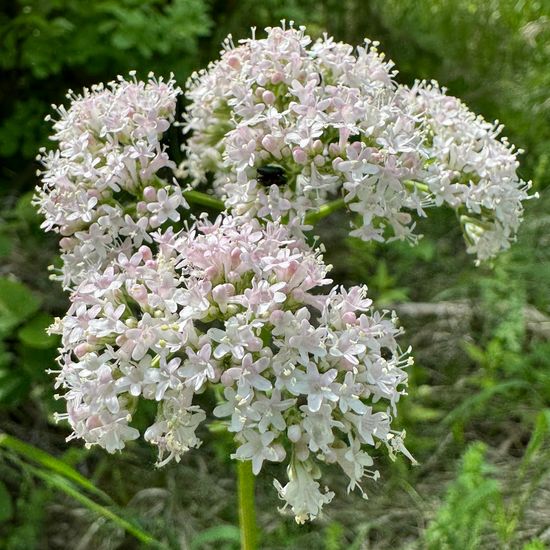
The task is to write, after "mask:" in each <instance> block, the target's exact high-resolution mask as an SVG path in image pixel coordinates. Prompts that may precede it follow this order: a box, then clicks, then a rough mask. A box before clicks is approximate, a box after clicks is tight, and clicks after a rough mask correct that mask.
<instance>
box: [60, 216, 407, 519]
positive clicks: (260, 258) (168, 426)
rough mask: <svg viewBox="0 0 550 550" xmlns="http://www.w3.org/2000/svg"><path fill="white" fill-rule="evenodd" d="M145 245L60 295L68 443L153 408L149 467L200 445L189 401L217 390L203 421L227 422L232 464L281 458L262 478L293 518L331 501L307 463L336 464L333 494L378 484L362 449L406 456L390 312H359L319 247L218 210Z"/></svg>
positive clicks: (115, 445) (402, 357)
mask: <svg viewBox="0 0 550 550" xmlns="http://www.w3.org/2000/svg"><path fill="white" fill-rule="evenodd" d="M152 237H153V244H154V247H155V248H156V249H157V252H156V253H154V252H153V250H152V248H151V247H149V246H146V245H142V246H141V247H140V249H139V250H138V251H137V252H136V253H134V254H133V255H131V256H129V255H127V254H126V253H124V252H121V253H120V254H119V255H118V257H117V259H116V260H115V261H113V262H112V264H111V265H110V266H109V267H108V268H107V269H106V270H105V271H103V272H97V273H89V276H88V278H87V280H85V281H82V282H81V283H80V284H79V285H78V287H77V288H76V290H75V291H74V293H73V295H72V297H71V302H72V304H71V307H70V309H69V311H68V313H67V315H66V317H65V318H64V319H62V320H60V321H58V322H57V325H56V327H55V330H57V331H58V332H60V333H61V334H62V341H63V354H62V358H61V365H62V369H61V371H60V373H59V375H58V381H57V385H58V386H59V387H62V388H63V389H64V390H65V393H64V398H65V399H66V400H67V411H68V412H67V414H66V415H65V416H66V418H67V419H68V420H69V422H70V424H71V426H72V428H73V430H74V436H76V437H81V438H83V439H85V440H86V442H87V443H88V444H98V445H100V446H102V447H104V448H106V449H107V450H108V451H110V452H113V451H116V450H118V449H122V448H123V447H124V445H125V442H126V441H128V440H132V439H135V438H137V437H138V436H139V433H138V431H137V430H136V429H135V428H134V427H132V426H131V419H132V411H133V410H134V409H135V407H136V404H137V401H138V400H139V399H149V400H153V401H157V402H158V403H159V405H158V415H157V418H156V421H155V422H154V424H152V425H151V426H150V427H149V428H148V429H147V430H146V431H145V434H144V437H145V439H146V440H148V441H150V442H151V443H152V444H154V445H156V446H158V448H159V452H160V459H159V460H160V463H161V464H164V463H166V462H168V461H169V460H171V459H176V460H179V458H180V456H181V454H182V453H183V452H185V451H187V450H188V449H190V448H192V447H197V446H198V445H199V444H200V439H199V437H198V435H197V433H196V429H197V427H198V425H199V424H200V423H201V422H202V421H203V420H204V419H205V418H206V411H205V410H203V409H202V408H201V406H200V404H199V403H198V401H199V399H198V394H201V393H202V392H204V390H205V389H206V388H207V387H209V386H211V385H214V387H220V385H221V387H223V396H222V395H221V392H220V396H219V398H220V399H219V401H220V402H219V405H218V406H217V407H216V408H215V409H214V411H213V414H214V415H215V416H216V417H219V418H228V422H229V431H230V432H233V433H234V434H235V440H236V442H237V445H238V447H237V450H236V452H235V454H234V455H233V456H234V457H235V458H237V459H240V460H251V461H252V465H253V471H254V473H255V474H258V473H259V472H260V470H261V468H262V465H263V463H264V461H274V462H281V461H284V460H286V461H287V462H288V472H289V480H288V482H287V483H286V485H284V486H282V485H281V484H280V483H279V482H276V486H277V489H278V491H279V494H280V495H281V497H282V498H283V499H284V500H285V501H286V503H287V504H288V505H289V506H290V507H291V508H292V511H293V513H294V514H295V517H296V519H297V520H298V521H304V520H306V519H308V518H313V517H315V516H317V515H318V513H319V511H320V510H321V507H322V505H323V504H324V503H326V502H329V501H330V500H331V498H332V496H333V493H331V492H327V491H325V492H323V491H321V489H320V484H319V481H318V479H319V477H320V475H321V472H320V469H319V464H320V463H329V464H330V463H334V464H337V465H339V466H340V467H341V468H342V470H343V471H344V472H345V474H346V475H347V476H348V477H349V486H348V489H349V490H351V489H353V488H354V487H359V483H360V481H361V479H362V478H363V477H364V476H371V477H377V475H378V474H377V472H376V471H374V470H372V469H370V468H371V466H372V465H373V459H372V457H371V454H369V452H368V451H367V448H368V447H369V446H370V447H371V448H372V449H374V448H375V447H377V446H379V445H380V444H384V445H386V446H387V448H388V449H389V450H390V453H391V454H393V453H394V452H395V451H401V452H405V453H406V454H408V453H407V451H406V449H405V447H404V446H403V441H402V434H401V433H399V432H396V431H395V430H393V429H392V428H391V421H392V417H393V415H394V414H395V405H396V403H397V401H398V400H399V398H400V396H401V395H402V394H403V393H404V388H405V386H406V382H407V374H406V371H405V370H404V368H405V367H406V366H407V365H409V364H410V359H409V358H408V356H407V354H402V353H401V352H400V351H399V348H398V345H397V343H396V340H395V337H396V336H397V335H398V334H399V332H400V331H399V329H397V328H396V325H395V319H394V318H392V317H389V316H388V314H387V313H378V312H375V311H372V310H371V301H370V300H369V299H367V298H366V296H365V292H366V288H361V287H354V288H351V289H350V290H349V291H345V290H344V289H341V288H333V289H332V290H330V291H329V292H328V293H326V294H319V293H318V292H319V287H322V286H323V285H326V284H327V283H329V282H330V280H329V279H327V278H326V275H327V266H325V265H324V263H323V261H322V257H321V256H320V252H319V250H312V249H311V248H310V247H309V246H308V245H307V244H306V243H305V241H304V240H303V239H302V238H299V237H295V236H293V235H292V233H291V231H290V230H289V228H288V227H287V226H284V225H281V224H279V223H273V222H271V223H268V224H267V225H266V226H265V227H264V226H262V225H261V224H260V223H259V222H258V221H256V220H252V221H250V222H247V223H244V224H243V223H240V222H238V221H236V220H235V219H234V218H232V217H229V216H227V217H220V218H218V219H217V220H216V222H215V223H213V224H212V223H209V222H207V221H197V222H196V223H195V225H193V226H192V227H191V228H190V229H189V230H186V231H182V232H180V233H174V232H173V231H171V230H170V229H169V230H167V231H165V232H161V231H158V232H156V233H154V234H153V236H152Z"/></svg>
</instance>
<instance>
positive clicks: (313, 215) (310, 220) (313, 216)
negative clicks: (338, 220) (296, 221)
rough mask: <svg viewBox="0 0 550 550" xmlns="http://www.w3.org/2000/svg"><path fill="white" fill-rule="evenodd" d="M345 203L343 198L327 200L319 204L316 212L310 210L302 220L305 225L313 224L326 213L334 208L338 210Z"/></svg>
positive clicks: (329, 212)
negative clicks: (321, 204)
mask: <svg viewBox="0 0 550 550" xmlns="http://www.w3.org/2000/svg"><path fill="white" fill-rule="evenodd" d="M345 205H346V203H345V201H344V199H343V198H342V199H336V200H334V201H331V202H327V203H326V204H323V206H321V207H320V208H319V210H317V211H316V212H310V213H309V214H308V215H307V216H306V217H305V220H304V222H305V224H306V225H315V224H316V223H317V222H318V221H319V220H322V219H323V218H326V217H327V216H328V215H330V214H332V213H333V212H336V210H340V208H343V207H344V206H345Z"/></svg>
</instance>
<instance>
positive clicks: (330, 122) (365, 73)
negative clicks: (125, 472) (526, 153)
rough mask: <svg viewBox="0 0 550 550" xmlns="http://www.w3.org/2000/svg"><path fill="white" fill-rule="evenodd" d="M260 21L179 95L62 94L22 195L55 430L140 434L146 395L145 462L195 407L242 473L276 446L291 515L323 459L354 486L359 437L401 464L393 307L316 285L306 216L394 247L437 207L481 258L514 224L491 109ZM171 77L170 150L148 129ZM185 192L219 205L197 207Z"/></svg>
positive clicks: (159, 87) (187, 428)
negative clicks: (60, 310)
mask: <svg viewBox="0 0 550 550" xmlns="http://www.w3.org/2000/svg"><path fill="white" fill-rule="evenodd" d="M266 32H267V37H266V38H262V39H258V38H256V37H255V36H254V35H253V37H252V38H251V39H247V40H244V41H242V42H241V43H240V44H239V45H237V46H235V45H234V44H233V42H232V40H231V38H229V39H228V40H227V41H226V42H225V43H224V49H223V51H222V54H221V57H220V59H219V60H218V61H216V62H214V63H212V64H211V65H210V66H209V67H208V68H207V69H206V70H204V71H201V72H200V73H197V74H194V75H193V76H192V77H191V78H190V79H189V82H188V83H187V87H186V91H185V92H182V90H181V89H180V88H179V87H178V86H177V84H176V82H175V81H174V79H173V78H170V79H169V80H167V81H166V80H163V79H161V78H158V79H157V78H154V77H153V76H152V75H150V77H149V79H148V80H147V81H146V82H141V81H138V80H137V79H136V78H135V76H134V75H131V78H130V79H128V80H126V79H124V78H122V77H119V79H118V80H117V81H116V82H111V83H109V84H108V85H106V86H104V85H98V86H94V87H92V88H91V89H86V90H84V92H83V93H82V94H80V95H77V94H73V93H70V94H69V96H68V97H69V100H70V105H69V107H68V108H65V107H58V108H57V112H58V118H57V119H56V120H55V121H54V123H53V127H54V134H53V136H52V139H53V140H54V141H56V142H57V148H56V149H55V150H53V151H49V152H46V151H42V152H41V155H40V157H39V158H40V161H41V162H42V164H43V166H44V168H43V170H42V171H41V175H42V181H43V185H42V186H41V187H40V188H39V189H37V193H36V197H35V202H36V205H37V206H38V208H39V210H40V212H41V213H42V214H43V215H44V217H45V221H44V223H43V228H44V229H45V230H52V231H55V232H57V233H59V234H60V236H61V240H60V246H61V256H62V260H63V262H62V267H61V269H60V271H59V272H58V273H57V274H55V275H54V278H57V279H59V280H61V281H62V283H63V284H64V286H65V287H66V288H67V289H68V290H69V291H70V292H71V298H70V299H71V305H70V307H69V310H68V312H67V314H66V316H65V317H63V318H62V319H58V320H56V322H55V324H54V325H53V326H52V327H51V331H52V332H53V333H58V334H61V336H62V348H61V350H60V356H59V364H60V367H61V368H60V370H59V371H58V373H57V382H56V385H57V388H59V389H60V390H61V392H62V393H61V396H62V397H63V398H64V399H65V400H66V402H67V412H66V414H63V415H60V418H62V419H66V420H68V422H69V424H70V425H71V427H72V429H73V433H72V435H71V436H70V438H74V437H78V438H82V439H84V441H85V442H86V444H87V445H99V446H101V447H103V448H105V449H106V450H107V451H108V452H115V451H119V450H122V449H123V448H124V447H125V445H126V443H127V442H128V441H131V440H134V439H137V438H138V437H139V436H140V433H139V432H138V430H137V429H136V428H135V427H134V426H133V425H132V418H133V414H134V412H135V410H136V407H137V404H138V402H139V401H140V400H150V401H154V402H157V403H158V407H157V417H156V419H155V421H154V423H153V424H152V425H150V426H149V427H148V428H147V429H146V430H145V433H144V434H143V437H144V438H145V439H146V440H147V441H149V442H150V443H151V444H153V445H155V446H156V447H158V450H159V465H164V464H166V463H168V462H169V461H171V460H175V461H179V460H180V458H181V456H182V454H183V453H185V452H186V451H188V450H189V449H191V448H194V447H198V446H199V445H200V444H201V441H200V439H199V437H198V435H197V431H196V430H197V427H198V426H199V425H200V424H201V423H203V422H205V421H206V419H207V418H212V417H216V418H223V419H227V422H226V423H227V429H228V430H229V431H230V432H231V433H233V434H234V437H235V442H236V450H235V453H234V454H233V455H232V457H233V458H235V459H237V460H239V461H247V462H248V461H250V462H251V466H252V471H253V473H254V474H255V475H258V474H259V473H260V471H261V470H262V467H263V465H264V463H265V462H266V461H271V462H284V463H285V464H286V465H287V471H288V479H287V480H285V481H283V482H281V481H275V482H274V484H275V487H276V489H277V491H278V493H279V495H280V497H281V498H282V499H283V500H284V501H285V508H287V507H288V508H290V510H291V511H292V513H293V514H294V516H295V518H296V521H298V522H300V523H301V522H304V521H306V520H309V519H312V518H315V517H317V516H318V515H319V513H320V512H321V510H322V508H323V506H324V505H325V504H327V503H328V502H330V501H331V499H332V498H333V496H334V493H333V492H332V491H331V490H330V489H329V488H326V487H324V486H323V484H322V470H323V468H324V467H325V465H326V464H337V465H338V466H339V467H340V468H341V469H342V470H343V472H344V473H345V475H346V476H347V477H348V479H349V482H348V490H352V489H355V488H358V489H359V490H360V491H361V492H363V488H362V486H361V482H362V480H363V479H364V478H365V477H370V478H373V479H377V478H378V477H379V473H378V471H377V470H376V469H375V467H374V459H373V456H372V455H373V452H372V451H373V449H376V448H386V449H387V451H388V452H389V454H390V456H391V457H393V456H394V455H395V454H396V453H403V454H405V455H406V456H407V457H408V458H409V459H410V460H411V461H413V462H414V459H413V457H412V456H411V455H410V453H409V452H408V451H407V449H406V447H405V445H404V437H405V434H404V433H403V432H399V431H398V430H396V429H395V428H394V427H393V421H394V418H395V416H396V414H397V411H396V404H397V402H398V401H399V400H400V398H401V397H402V396H403V395H405V393H406V386H407V371H406V367H407V366H409V365H410V364H411V363H412V358H411V356H410V350H402V349H401V348H400V347H399V345H398V343H397V337H398V336H399V334H400V333H401V329H400V328H398V325H397V319H396V317H395V315H394V314H393V313H392V312H390V311H382V312H379V311H376V310H374V309H373V307H372V302H371V300H369V298H368V297H367V294H366V293H367V289H366V287H353V288H350V289H345V288H342V287H340V286H334V287H330V286H329V285H330V284H331V283H332V281H331V280H330V279H329V278H328V274H329V271H330V266H328V265H326V264H325V263H324V261H323V256H322V252H323V247H322V245H319V244H314V245H312V244H311V241H312V240H311V239H308V232H309V231H310V230H311V229H312V226H311V222H313V221H316V220H317V219H320V218H321V217H323V216H324V215H326V214H328V213H330V212H332V211H333V210H334V209H336V208H344V207H347V208H348V209H349V210H350V211H351V212H352V213H354V216H350V219H351V221H352V227H351V234H352V235H355V236H359V237H361V238H362V239H364V240H376V241H392V240H395V239H401V240H403V239H407V240H409V241H410V242H411V243H413V244H414V243H415V242H416V241H417V240H418V238H419V236H418V235H417V234H415V232H414V229H415V217H419V216H425V215H426V214H427V212H428V211H429V209H430V208H432V207H437V206H442V205H447V206H449V207H451V208H453V209H455V210H456V212H457V214H458V216H459V221H460V223H461V226H462V228H463V230H464V235H465V238H466V242H467V246H468V250H469V251H470V252H472V253H474V254H476V255H477V261H478V262H481V261H484V260H488V259H490V258H492V257H493V256H494V255H496V254H497V253H498V252H499V251H501V250H503V249H506V248H508V247H509V246H510V243H511V242H512V241H513V240H514V236H515V232H516V230H517V228H518V225H519V223H520V221H521V217H522V211H523V209H522V201H524V200H526V199H527V198H529V195H528V190H529V187H530V184H529V183H526V182H524V181H522V180H521V179H520V178H519V177H518V176H517V174H516V169H517V165H518V162H517V160H516V155H517V151H515V150H514V149H513V147H512V146H511V145H509V144H508V142H507V141H506V140H505V139H504V138H499V134H500V132H501V127H500V126H498V125H496V124H491V123H488V122H486V121H484V120H483V119H482V118H481V117H479V116H476V115H474V114H473V113H471V112H470V111H469V110H468V109H467V107H466V106H465V105H464V104H463V103H461V102H460V101H459V100H458V99H456V98H454V97H451V96H448V95H447V94H446V90H445V89H444V88H441V87H439V86H438V85H437V83H426V82H417V83H416V84H414V85H413V86H412V87H407V86H403V85H398V84H397V83H396V82H395V76H396V71H395V69H394V67H393V64H392V63H391V62H390V61H387V60H385V58H384V56H383V54H381V53H379V51H378V49H377V44H376V43H372V42H370V41H368V40H367V41H366V42H365V44H364V45H363V46H361V47H359V48H357V49H356V50H354V49H353V48H352V47H351V46H349V45H347V44H343V43H337V42H335V41H334V40H332V39H331V38H329V37H328V36H324V37H323V38H321V39H319V40H317V41H316V42H312V40H311V39H310V38H309V37H308V36H307V34H306V33H305V29H304V28H299V29H296V28H294V27H293V26H292V25H290V28H286V27H285V25H283V26H282V27H277V28H268V29H266ZM183 93H184V94H185V96H186V99H187V100H188V107H187V109H186V112H185V114H184V120H183V123H182V124H183V127H184V129H183V131H184V134H185V135H186V141H185V144H184V146H183V151H184V153H185V160H184V161H183V163H181V164H180V165H179V166H176V164H175V163H174V162H173V161H172V160H171V159H170V156H169V152H168V147H167V145H166V144H165V143H163V135H164V134H165V133H166V131H167V130H168V129H169V128H170V126H171V125H172V124H175V123H176V122H177V121H176V120H175V112H176V102H177V99H178V96H180V95H182V94H183ZM199 184H200V185H201V186H202V187H203V188H204V187H206V190H207V191H208V192H209V193H202V192H198V191H197V190H193V187H196V186H198V185H199ZM216 197H217V198H216ZM200 204H202V205H206V206H210V207H211V206H219V207H220V208H219V209H220V210H224V211H223V212H222V213H221V214H220V215H219V216H218V217H217V218H216V219H215V220H213V221H210V220H208V217H207V215H206V214H204V213H200V211H199V212H196V211H195V213H193V210H192V208H191V206H193V205H200ZM190 205H191V206H190ZM209 390H213V391H214V393H215V395H216V396H217V399H218V405H217V406H216V407H215V408H213V410H204V409H203V408H202V407H201V405H200V404H199V402H198V400H197V398H196V396H197V395H199V394H201V393H203V392H205V391H209ZM201 403H202V401H201Z"/></svg>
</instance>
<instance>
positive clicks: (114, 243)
mask: <svg viewBox="0 0 550 550" xmlns="http://www.w3.org/2000/svg"><path fill="white" fill-rule="evenodd" d="M180 93H181V90H180V89H179V88H178V87H176V86H175V82H174V80H173V79H170V80H168V81H167V82H164V81H163V80H162V78H160V79H155V78H154V77H153V76H152V75H150V77H149V80H148V81H147V82H139V81H137V80H136V79H135V77H134V78H133V79H132V80H130V81H126V80H124V79H123V78H122V77H119V79H118V81H116V82H111V83H109V84H108V85H107V86H103V85H102V84H100V85H97V86H93V87H92V88H91V89H90V90H87V89H85V90H84V92H83V94H82V95H75V94H73V93H72V92H70V93H69V94H68V96H67V97H68V98H69V99H70V100H71V105H70V108H69V109H66V108H64V107H62V106H61V107H56V109H57V112H58V115H59V118H58V119H57V120H55V121H54V124H53V128H54V134H53V135H52V137H51V139H52V140H54V141H56V142H57V143H58V147H57V149H56V150H55V151H49V152H46V151H42V152H41V154H40V156H39V157H38V160H40V161H41V163H42V164H43V165H44V170H43V171H41V172H39V174H40V175H41V176H42V183H43V185H42V187H39V188H37V194H36V197H35V202H36V204H37V206H38V209H39V212H40V213H41V214H43V215H44V217H45V221H44V222H43V224H42V228H43V229H45V230H46V231H52V230H53V231H56V232H58V233H59V234H60V235H61V236H62V239H61V241H60V246H61V253H62V259H63V268H62V274H61V277H60V278H61V280H62V281H63V282H64V284H65V286H67V287H70V286H72V285H74V284H77V283H78V282H80V281H81V280H83V279H84V278H85V277H86V275H87V273H89V272H93V271H96V270H98V269H103V268H105V267H106V266H107V265H109V261H110V260H111V259H112V258H113V257H115V256H116V254H117V253H119V252H120V251H126V252H130V253H131V251H132V250H134V249H136V248H137V247H139V246H140V245H141V244H142V243H143V242H150V240H151V239H150V236H149V233H150V231H151V230H154V229H155V228H157V227H159V226H160V225H161V224H163V223H164V222H166V221H168V220H170V221H172V222H174V221H177V220H179V217H180V214H179V213H178V209H179V208H180V207H186V206H187V204H186V202H185V199H184V198H183V196H182V191H181V188H180V186H179V185H178V184H177V183H174V182H172V181H165V180H164V179H162V178H160V177H159V176H158V172H159V171H160V170H162V169H168V170H172V169H173V168H175V165H174V163H173V162H172V161H171V160H170V159H169V157H168V153H167V151H166V147H165V146H163V145H162V144H161V142H160V140H161V138H162V134H163V133H164V132H165V131H166V130H167V129H168V128H169V127H170V124H171V122H172V121H173V120H174V115H175V111H176V98H177V96H178V94H180ZM48 119H49V117H48Z"/></svg>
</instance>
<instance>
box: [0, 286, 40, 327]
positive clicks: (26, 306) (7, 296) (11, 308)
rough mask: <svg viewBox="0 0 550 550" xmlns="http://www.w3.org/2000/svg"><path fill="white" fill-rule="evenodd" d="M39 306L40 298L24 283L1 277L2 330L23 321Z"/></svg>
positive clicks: (0, 312) (0, 325)
mask: <svg viewBox="0 0 550 550" xmlns="http://www.w3.org/2000/svg"><path fill="white" fill-rule="evenodd" d="M39 307H40V300H39V299H38V298H37V297H36V296H35V295H34V294H33V293H32V292H31V291H30V290H29V289H28V288H27V287H26V286H25V285H24V284H22V283H20V282H18V281H12V280H11V279H8V278H7V277H0V331H1V330H2V328H5V327H6V326H13V325H14V324H15V325H17V324H19V323H22V322H23V321H25V320H26V319H28V318H29V317H30V316H31V315H32V314H33V313H35V312H36V311H37V310H38V308H39ZM2 320H4V323H2V322H1V321H2ZM6 320H7V322H6ZM3 324H4V326H2V325H3Z"/></svg>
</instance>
